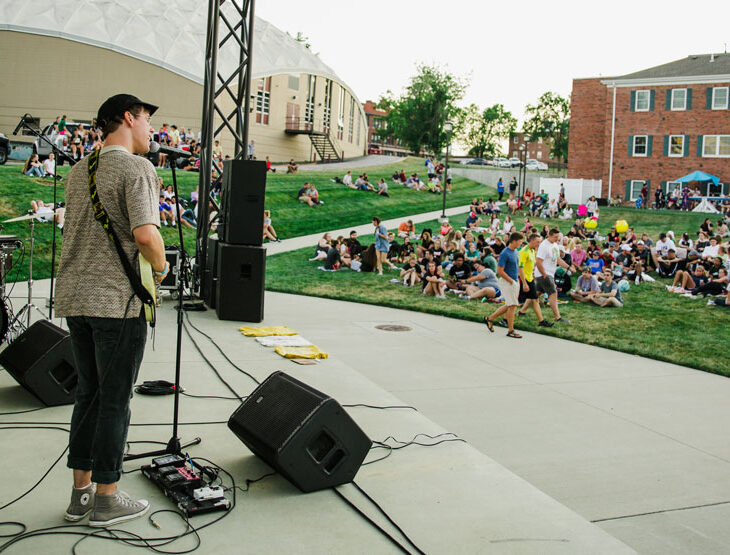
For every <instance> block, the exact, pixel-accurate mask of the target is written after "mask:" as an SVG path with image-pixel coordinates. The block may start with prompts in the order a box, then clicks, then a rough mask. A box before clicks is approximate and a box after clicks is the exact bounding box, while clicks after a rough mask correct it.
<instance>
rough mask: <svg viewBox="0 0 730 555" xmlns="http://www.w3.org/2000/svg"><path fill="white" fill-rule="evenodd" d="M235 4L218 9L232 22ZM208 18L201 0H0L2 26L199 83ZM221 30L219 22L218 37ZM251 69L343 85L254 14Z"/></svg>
mask: <svg viewBox="0 0 730 555" xmlns="http://www.w3.org/2000/svg"><path fill="white" fill-rule="evenodd" d="M234 1H235V2H236V3H237V4H238V5H240V1H241V0H228V2H226V3H224V4H223V6H222V8H221V9H222V10H223V12H224V13H226V14H227V15H229V16H230V20H231V21H236V15H235V14H236V11H235V8H234V7H233V6H232V5H231V3H232V2H234ZM207 18H208V2H207V1H206V0H0V30H8V31H19V32H25V33H31V34H37V35H45V36H49V37H59V38H64V39H67V40H72V41H77V42H80V43H84V44H89V45H93V46H98V47H101V48H108V49H110V50H114V51H116V52H120V53H122V54H126V55H128V56H131V57H134V58H138V59H140V60H143V61H145V62H149V63H151V64H154V65H157V66H160V67H164V68H166V69H168V70H170V71H173V72H175V73H177V74H179V75H182V76H184V77H186V78H188V79H191V80H192V81H195V82H197V83H200V84H202V83H203V80H204V79H203V75H204V73H203V62H204V57H205V42H206V33H207ZM226 30H227V28H226V27H225V25H223V24H221V25H220V27H219V36H220V37H221V38H222V37H223V34H224V33H225V31H226ZM233 42H234V41H233V40H229V44H228V45H227V46H226V47H224V48H223V49H222V50H221V51H220V52H219V58H218V67H219V70H221V72H222V73H224V74H225V73H227V72H228V71H232V70H234V69H235V68H236V67H237V66H238V55H237V48H235V45H234V44H233ZM252 73H253V77H254V78H259V77H265V76H269V75H277V74H281V73H293V74H299V73H305V74H313V75H321V76H323V77H326V78H329V79H333V80H335V81H337V82H339V83H342V80H341V79H340V78H339V77H338V76H337V74H335V72H334V71H333V70H332V68H330V67H329V66H328V65H327V64H325V63H324V62H322V60H320V58H319V57H318V56H316V55H315V54H313V53H312V52H311V50H309V49H307V48H306V47H305V46H304V45H303V44H302V43H300V42H297V41H296V40H294V39H293V38H292V37H290V36H289V35H287V34H286V33H285V32H283V31H281V30H280V29H277V28H276V27H274V26H273V25H272V24H271V23H269V22H267V21H264V20H263V19H260V18H258V17H257V18H255V21H254V50H253V72H252ZM342 84H343V85H344V86H345V87H346V88H348V90H349V87H347V86H346V85H345V84H344V83H342ZM350 92H352V91H350ZM353 96H354V97H355V98H357V97H356V96H355V95H354V94H353Z"/></svg>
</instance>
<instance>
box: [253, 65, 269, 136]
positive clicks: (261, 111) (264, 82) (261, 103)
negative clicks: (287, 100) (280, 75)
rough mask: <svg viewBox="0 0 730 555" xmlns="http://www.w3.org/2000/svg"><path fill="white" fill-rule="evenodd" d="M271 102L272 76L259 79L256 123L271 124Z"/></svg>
mask: <svg viewBox="0 0 730 555" xmlns="http://www.w3.org/2000/svg"><path fill="white" fill-rule="evenodd" d="M270 104H271V77H264V78H263V79H259V80H258V88H257V90H256V123H262V124H264V125H268V124H269V109H270Z"/></svg>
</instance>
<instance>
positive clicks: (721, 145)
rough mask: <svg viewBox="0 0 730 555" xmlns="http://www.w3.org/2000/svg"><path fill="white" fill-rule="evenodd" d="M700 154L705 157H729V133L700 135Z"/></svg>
mask: <svg viewBox="0 0 730 555" xmlns="http://www.w3.org/2000/svg"><path fill="white" fill-rule="evenodd" d="M702 156H704V157H706V158H730V135H705V136H704V137H702Z"/></svg>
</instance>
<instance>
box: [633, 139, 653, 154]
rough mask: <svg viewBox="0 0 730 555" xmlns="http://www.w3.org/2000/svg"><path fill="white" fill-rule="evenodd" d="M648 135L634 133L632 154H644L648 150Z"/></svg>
mask: <svg viewBox="0 0 730 555" xmlns="http://www.w3.org/2000/svg"><path fill="white" fill-rule="evenodd" d="M648 143H649V136H648V135H634V148H633V149H632V152H633V156H646V154H647V151H648Z"/></svg>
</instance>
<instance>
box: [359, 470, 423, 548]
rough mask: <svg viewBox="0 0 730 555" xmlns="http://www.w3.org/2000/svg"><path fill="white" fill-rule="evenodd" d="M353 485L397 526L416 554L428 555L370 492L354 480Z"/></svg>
mask: <svg viewBox="0 0 730 555" xmlns="http://www.w3.org/2000/svg"><path fill="white" fill-rule="evenodd" d="M352 485H353V486H355V487H356V488H357V490H358V491H359V492H360V493H362V494H363V495H364V496H365V497H366V498H367V499H368V501H370V502H371V503H372V504H373V505H375V506H376V507H377V509H378V510H379V511H380V513H381V514H382V515H383V516H384V517H385V518H387V519H388V522H390V523H391V524H392V525H393V526H395V528H396V530H398V531H399V532H400V533H401V535H402V536H403V537H404V538H405V539H406V541H407V542H408V543H410V544H411V546H412V547H413V548H414V549H415V550H416V552H417V553H419V554H420V555H426V554H425V553H424V552H423V551H422V550H421V548H420V547H418V546H417V545H416V544H415V543H413V540H412V539H411V538H409V537H408V534H406V533H405V532H404V531H403V529H402V528H401V527H400V526H398V524H397V523H396V522H395V520H393V519H392V518H390V515H389V514H388V513H386V512H385V510H384V509H383V507H381V506H380V505H379V504H378V502H377V501H375V499H373V498H372V497H370V495H369V494H368V492H366V491H365V490H364V489H362V488H361V487H360V486H359V485H358V484H357V482H355V480H353V481H352Z"/></svg>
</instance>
